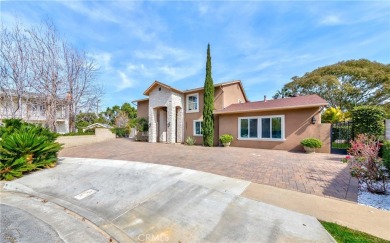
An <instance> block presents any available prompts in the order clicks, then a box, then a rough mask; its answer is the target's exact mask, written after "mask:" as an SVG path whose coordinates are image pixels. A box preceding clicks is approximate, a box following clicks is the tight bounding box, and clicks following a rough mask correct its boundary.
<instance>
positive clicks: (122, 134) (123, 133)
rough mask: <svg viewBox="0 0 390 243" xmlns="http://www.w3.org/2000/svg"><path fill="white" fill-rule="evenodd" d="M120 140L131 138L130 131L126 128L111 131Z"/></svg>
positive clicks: (115, 128) (116, 128)
mask: <svg viewBox="0 0 390 243" xmlns="http://www.w3.org/2000/svg"><path fill="white" fill-rule="evenodd" d="M111 131H112V132H113V133H115V135H116V137H118V138H125V137H128V136H129V129H128V128H126V127H114V128H112V129H111Z"/></svg>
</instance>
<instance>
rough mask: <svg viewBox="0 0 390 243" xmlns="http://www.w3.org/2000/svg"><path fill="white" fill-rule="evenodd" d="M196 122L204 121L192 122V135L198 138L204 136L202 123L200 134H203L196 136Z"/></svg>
mask: <svg viewBox="0 0 390 243" xmlns="http://www.w3.org/2000/svg"><path fill="white" fill-rule="evenodd" d="M196 122H203V120H194V121H193V122H192V124H193V127H192V134H193V136H197V137H200V136H203V130H202V123H201V124H200V132H201V134H196Z"/></svg>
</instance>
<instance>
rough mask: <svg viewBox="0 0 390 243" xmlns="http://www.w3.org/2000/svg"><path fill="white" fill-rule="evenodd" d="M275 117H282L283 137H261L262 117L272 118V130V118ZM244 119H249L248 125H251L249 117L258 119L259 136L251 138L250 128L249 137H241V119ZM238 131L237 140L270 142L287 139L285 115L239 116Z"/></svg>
mask: <svg viewBox="0 0 390 243" xmlns="http://www.w3.org/2000/svg"><path fill="white" fill-rule="evenodd" d="M274 117H280V118H281V130H282V131H281V132H282V134H281V138H262V137H261V131H262V130H261V129H262V127H261V119H262V118H270V119H271V123H270V130H271V131H272V118H274ZM242 119H248V126H249V119H258V120H257V138H250V137H249V130H248V137H247V138H243V137H241V120H242ZM237 125H238V126H237V127H238V133H237V135H238V136H237V140H253V141H270V142H280V141H286V138H285V130H286V124H285V115H270V116H247V117H238V124H237Z"/></svg>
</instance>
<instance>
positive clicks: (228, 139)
mask: <svg viewBox="0 0 390 243" xmlns="http://www.w3.org/2000/svg"><path fill="white" fill-rule="evenodd" d="M219 140H221V143H222V144H225V143H231V142H232V141H233V136H232V135H230V134H223V135H221V136H220V137H219Z"/></svg>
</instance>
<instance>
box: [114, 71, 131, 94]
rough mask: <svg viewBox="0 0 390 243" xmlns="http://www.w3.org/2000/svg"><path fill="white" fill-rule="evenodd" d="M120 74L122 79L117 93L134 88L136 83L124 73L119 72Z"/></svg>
mask: <svg viewBox="0 0 390 243" xmlns="http://www.w3.org/2000/svg"><path fill="white" fill-rule="evenodd" d="M118 74H119V76H120V78H121V82H120V83H119V84H118V85H117V91H121V90H124V89H127V88H131V87H133V85H134V83H133V82H132V81H131V80H130V79H129V78H128V77H127V75H126V74H125V73H124V72H122V71H118Z"/></svg>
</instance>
